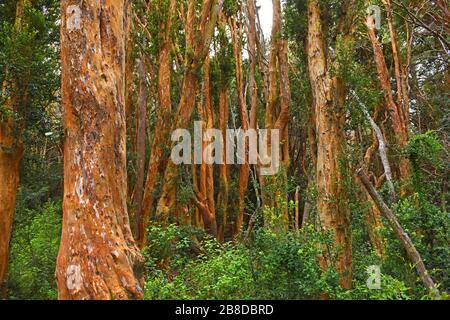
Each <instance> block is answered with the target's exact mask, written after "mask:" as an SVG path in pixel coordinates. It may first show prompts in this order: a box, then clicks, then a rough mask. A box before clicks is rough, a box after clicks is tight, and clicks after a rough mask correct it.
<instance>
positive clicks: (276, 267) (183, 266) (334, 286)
mask: <svg viewBox="0 0 450 320" xmlns="http://www.w3.org/2000/svg"><path fill="white" fill-rule="evenodd" d="M149 231H152V232H154V234H153V235H152V237H153V239H161V238H166V240H168V238H170V240H171V241H169V242H170V243H172V245H171V246H170V248H168V247H167V245H166V243H165V242H156V241H154V240H151V241H150V245H149V248H148V250H146V252H147V256H148V255H151V256H152V257H153V258H151V259H150V260H151V261H154V262H155V261H160V262H161V261H165V263H159V264H158V263H151V264H149V265H148V274H147V282H146V288H145V293H146V299H231V300H234V299H313V298H319V297H320V296H321V295H322V294H324V293H326V294H328V295H329V296H330V297H338V296H340V294H341V291H340V289H339V285H338V275H337V273H336V272H334V271H333V270H331V269H330V270H328V271H327V272H322V271H321V270H320V268H319V266H318V263H317V256H318V254H319V252H320V247H321V246H322V245H324V244H326V243H327V242H328V241H329V237H327V236H325V235H324V234H320V233H317V232H315V231H314V230H313V229H312V227H308V228H305V230H303V231H302V232H299V233H296V232H288V233H273V232H271V231H269V230H267V229H261V230H258V231H257V232H256V235H255V239H254V240H253V241H252V242H251V243H250V244H247V245H244V244H231V243H226V244H223V245H222V244H219V243H218V242H216V241H215V240H212V239H208V238H203V240H202V241H199V242H197V247H198V250H199V251H200V252H201V254H200V255H198V256H192V255H191V256H190V257H189V255H190V253H188V252H189V250H191V249H192V242H191V241H192V237H191V235H188V238H187V239H186V238H184V239H183V238H182V237H173V236H174V235H176V236H180V235H182V234H183V232H182V231H181V228H180V227H177V226H174V225H171V226H168V227H167V228H165V229H164V228H155V227H151V228H150V230H149ZM188 234H189V233H188ZM168 235H169V236H168ZM184 235H186V233H184ZM175 243H180V245H176V244H175ZM158 244H159V246H158ZM186 249H187V250H186ZM180 251H181V252H180ZM150 252H151V253H150ZM169 252H171V254H172V257H170V258H169V257H168V253H169ZM183 252H184V253H183ZM186 253H188V254H186ZM158 254H159V255H161V256H160V257H159V258H155V257H156V256H157V255H158ZM180 258H181V260H178V259H180ZM175 260H176V261H178V262H176V263H175V262H172V261H175ZM167 261H170V262H169V263H167ZM179 261H182V262H179Z"/></svg>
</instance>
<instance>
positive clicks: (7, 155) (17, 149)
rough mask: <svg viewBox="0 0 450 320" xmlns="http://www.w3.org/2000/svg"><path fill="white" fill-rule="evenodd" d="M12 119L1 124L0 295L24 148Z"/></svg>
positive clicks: (5, 268) (4, 285)
mask: <svg viewBox="0 0 450 320" xmlns="http://www.w3.org/2000/svg"><path fill="white" fill-rule="evenodd" d="M13 130H14V127H13V121H12V120H11V119H9V120H7V121H5V122H3V123H0V293H1V292H3V288H6V284H5V282H6V273H7V269H8V257H9V240H10V238H11V230H12V223H13V217H14V211H15V208H16V194H17V188H18V186H19V177H20V161H21V159H22V154H23V147H22V145H21V144H20V143H19V142H18V141H17V140H16V139H15V138H14V136H13Z"/></svg>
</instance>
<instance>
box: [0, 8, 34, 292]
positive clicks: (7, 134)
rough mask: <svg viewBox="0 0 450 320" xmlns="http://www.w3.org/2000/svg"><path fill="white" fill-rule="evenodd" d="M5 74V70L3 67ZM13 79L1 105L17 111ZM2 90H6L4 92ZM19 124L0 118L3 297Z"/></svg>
mask: <svg viewBox="0 0 450 320" xmlns="http://www.w3.org/2000/svg"><path fill="white" fill-rule="evenodd" d="M27 4H29V1H27V0H19V1H17V4H16V18H15V25H14V27H15V30H16V31H17V32H19V31H20V30H21V29H22V20H23V17H24V10H25V6H26V5H27ZM5 73H8V70H6V72H5ZM17 82H18V81H16V79H12V81H11V84H10V86H11V87H10V88H6V86H7V84H6V82H5V83H4V84H3V87H4V89H6V90H9V91H10V92H11V93H10V94H11V95H10V96H9V97H7V99H6V102H5V105H4V107H5V108H6V109H7V110H10V111H12V112H17V111H18V110H19V108H20V106H21V105H23V104H24V103H25V101H24V99H26V98H24V97H26V95H25V94H23V92H21V90H25V89H23V88H20V85H19V84H18V83H17ZM6 90H5V91H6ZM19 127H20V125H19V124H18V123H16V121H15V120H14V119H13V118H12V117H7V118H6V119H4V120H3V121H0V181H1V182H0V295H4V296H6V278H7V276H6V275H7V270H8V261H9V242H10V239H11V232H12V225H13V220H14V212H15V209H16V196H17V189H18V187H19V181H20V163H21V160H22V157H23V152H24V148H23V144H22V141H21V140H20V137H18V136H17V135H18V134H20V133H18V131H19V132H20V128H19Z"/></svg>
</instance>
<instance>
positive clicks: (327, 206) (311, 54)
mask: <svg viewBox="0 0 450 320" xmlns="http://www.w3.org/2000/svg"><path fill="white" fill-rule="evenodd" d="M320 14H321V13H320V9H319V3H318V1H317V0H310V1H309V5H308V17H309V19H308V44H309V45H308V65H309V75H310V82H311V86H312V91H313V98H314V105H315V116H316V132H317V171H316V185H317V191H318V196H317V211H318V218H319V224H320V226H321V228H322V229H324V230H326V231H333V233H334V236H335V249H336V250H338V251H339V252H338V256H337V260H336V269H337V270H338V272H340V273H341V286H342V287H344V288H351V279H352V260H351V257H352V254H351V253H352V248H351V233H350V229H349V221H348V217H347V214H348V213H347V207H346V199H345V195H344V190H343V179H344V178H343V174H342V172H341V170H342V168H340V161H341V160H342V159H343V158H344V149H343V144H344V142H345V139H344V128H343V126H342V118H343V116H344V112H343V108H342V105H341V103H340V102H339V101H333V93H334V91H336V88H335V90H333V81H332V79H331V78H330V74H329V72H328V70H329V69H328V66H327V60H326V53H325V41H324V36H323V31H322V21H321V16H320ZM338 97H339V96H338ZM321 260H322V261H321V264H322V267H324V268H326V267H327V266H329V263H330V262H329V261H328V260H329V257H327V255H326V254H324V257H323V259H321Z"/></svg>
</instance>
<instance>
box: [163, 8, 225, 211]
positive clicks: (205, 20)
mask: <svg viewBox="0 0 450 320" xmlns="http://www.w3.org/2000/svg"><path fill="white" fill-rule="evenodd" d="M222 5H223V0H209V1H207V0H205V1H203V5H202V12H201V15H200V24H196V19H195V18H196V17H195V1H193V0H191V1H190V2H189V9H188V18H187V21H186V42H187V44H186V46H187V49H186V58H185V61H186V66H185V68H186V69H185V73H184V77H183V84H182V88H181V99H180V102H179V104H178V110H177V115H176V118H175V128H177V129H181V128H187V127H188V125H189V121H190V119H191V116H192V112H193V109H194V105H195V97H196V93H197V83H198V68H199V66H200V65H201V62H202V61H203V60H204V59H205V57H206V55H208V54H209V49H210V44H211V39H212V36H213V33H214V27H215V25H216V21H217V17H218V15H219V13H220V11H221V9H222ZM196 25H198V27H197V28H198V29H197V32H194V26H196ZM172 145H174V144H172ZM178 177H179V170H178V166H177V165H176V164H174V163H173V162H172V161H169V162H168V163H167V167H166V169H165V173H164V179H163V187H162V192H161V196H160V198H159V201H158V205H157V208H156V213H157V215H158V216H164V217H168V216H169V215H171V214H175V216H177V215H178V214H179V212H178V210H177V208H176V194H177V178H178Z"/></svg>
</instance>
